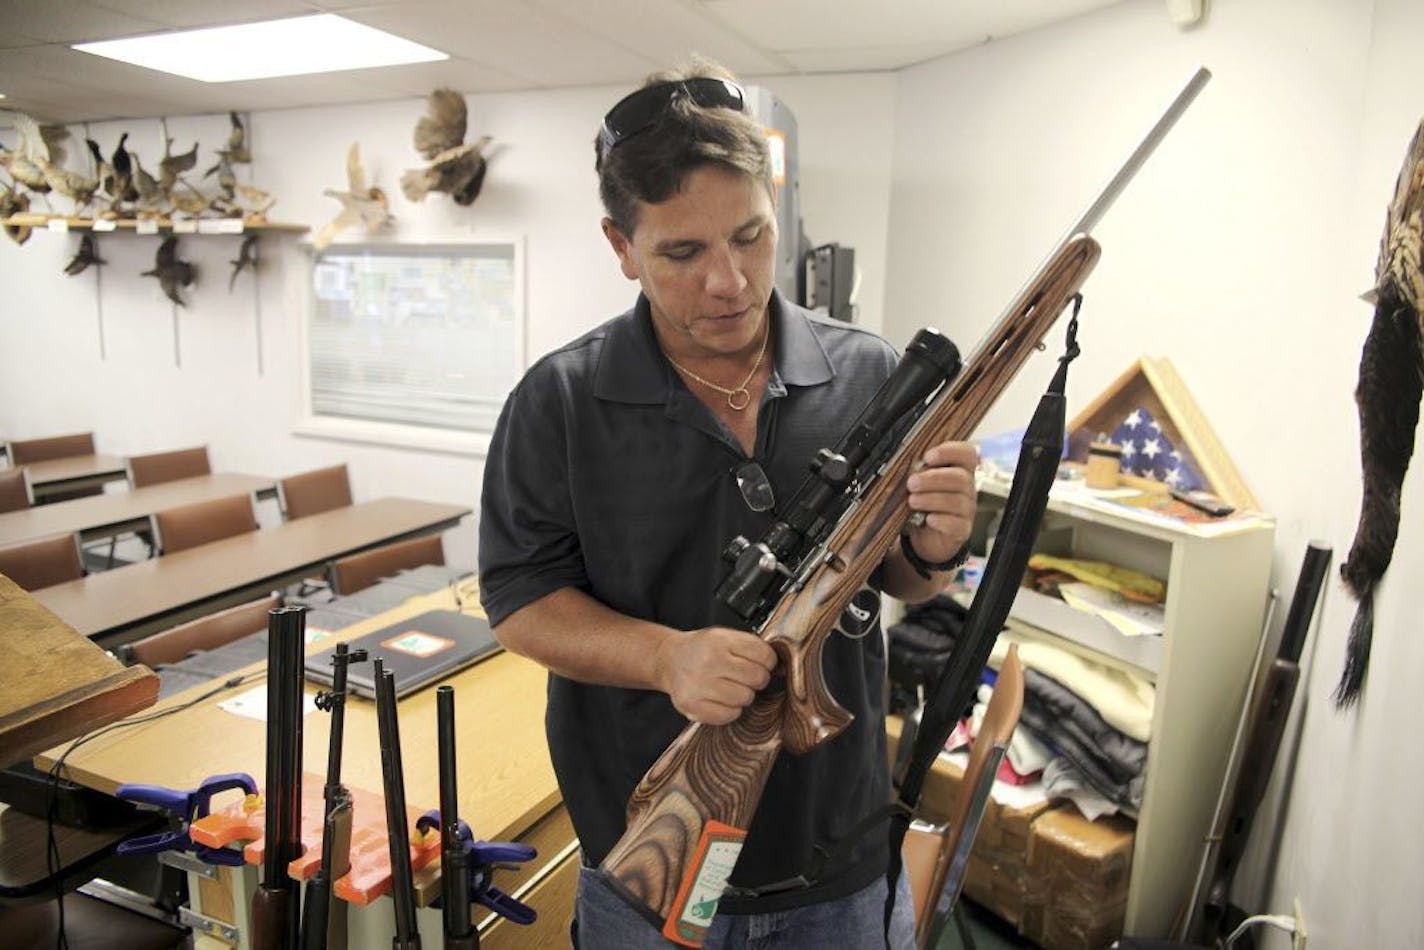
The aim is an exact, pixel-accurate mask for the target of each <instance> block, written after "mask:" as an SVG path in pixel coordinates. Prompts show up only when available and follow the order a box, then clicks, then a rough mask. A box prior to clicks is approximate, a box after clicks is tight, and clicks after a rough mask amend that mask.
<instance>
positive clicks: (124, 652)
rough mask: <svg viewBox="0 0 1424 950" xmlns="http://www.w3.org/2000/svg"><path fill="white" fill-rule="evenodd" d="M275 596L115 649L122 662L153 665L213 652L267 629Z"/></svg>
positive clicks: (278, 602) (276, 604)
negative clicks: (195, 654)
mask: <svg viewBox="0 0 1424 950" xmlns="http://www.w3.org/2000/svg"><path fill="white" fill-rule="evenodd" d="M281 605H282V600H281V598H280V597H278V596H277V595H276V594H273V595H271V596H270V597H264V598H263V599H261V600H254V601H252V602H251V603H247V604H240V605H238V606H236V607H229V608H228V609H227V610H221V611H218V612H217V613H215V614H211V615H209V616H207V617H201V618H199V619H197V620H190V621H189V622H188V623H184V624H179V625H178V626H176V627H171V628H169V629H168V630H163V631H160V632H159V633H155V634H153V635H152V636H148V637H144V638H143V639H142V640H135V641H134V642H133V643H129V644H126V645H125V646H122V647H120V648H119V655H120V657H122V658H123V660H124V662H126V663H143V664H146V665H148V666H157V665H158V664H160V663H177V662H178V661H179V660H181V659H183V658H185V657H187V656H189V655H190V654H192V653H193V652H195V651H197V650H215V649H217V648H218V647H220V646H222V645H224V644H227V643H231V642H232V641H234V640H239V639H241V638H243V637H245V636H248V635H249V634H253V633H258V632H260V631H263V630H266V629H267V612H268V611H269V610H271V609H272V608H273V607H280V606H281Z"/></svg>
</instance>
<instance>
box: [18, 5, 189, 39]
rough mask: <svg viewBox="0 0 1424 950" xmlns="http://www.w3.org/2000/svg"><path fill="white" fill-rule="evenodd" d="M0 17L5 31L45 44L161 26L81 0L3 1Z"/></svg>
mask: <svg viewBox="0 0 1424 950" xmlns="http://www.w3.org/2000/svg"><path fill="white" fill-rule="evenodd" d="M0 16H3V22H4V24H5V30H6V31H7V32H9V31H11V30H13V31H15V32H16V33H19V34H21V35H23V36H33V37H34V38H35V39H37V40H42V41H44V42H47V43H83V42H87V41H89V40H102V39H111V38H113V37H118V36H133V35H134V34H137V33H149V32H152V31H154V30H157V29H161V28H162V24H161V23H158V22H156V21H154V20H149V19H145V18H143V17H137V16H129V15H128V14H124V13H118V12H115V11H113V10H108V9H106V8H104V7H101V6H99V5H98V4H96V3H86V2H81V0H63V2H60V0H6V2H5V5H4V12H3V14H0Z"/></svg>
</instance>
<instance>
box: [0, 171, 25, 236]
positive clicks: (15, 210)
mask: <svg viewBox="0 0 1424 950" xmlns="http://www.w3.org/2000/svg"><path fill="white" fill-rule="evenodd" d="M29 210H30V196H29V195H26V194H23V193H21V192H19V191H16V190H15V189H14V188H11V187H10V186H9V185H7V184H5V183H4V182H3V181H0V219H4V218H8V217H10V216H11V215H14V214H24V213H25V212H27V211H29ZM31 231H32V229H31V228H30V226H29V225H27V224H24V225H22V224H7V225H5V233H6V234H7V235H9V237H10V240H12V241H14V242H15V243H16V244H24V243H25V242H26V241H28V240H29V239H30V233H31Z"/></svg>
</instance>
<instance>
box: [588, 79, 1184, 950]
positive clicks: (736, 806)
mask: <svg viewBox="0 0 1424 950" xmlns="http://www.w3.org/2000/svg"><path fill="white" fill-rule="evenodd" d="M1209 78H1210V74H1209V73H1208V72H1207V71H1206V70H1204V69H1203V70H1198V71H1197V73H1196V74H1195V75H1194V76H1193V77H1192V79H1191V80H1190V81H1189V82H1188V84H1187V86H1186V88H1185V89H1183V91H1182V92H1181V93H1180V94H1179V95H1178V96H1177V98H1176V99H1175V100H1174V101H1173V103H1172V105H1171V106H1170V107H1169V108H1168V110H1167V112H1166V113H1165V114H1164V115H1163V117H1162V118H1161V119H1159V120H1158V122H1157V123H1156V125H1154V126H1153V128H1152V130H1151V131H1150V132H1149V133H1148V135H1147V137H1146V139H1144V141H1143V142H1142V143H1141V144H1140V145H1139V146H1138V147H1137V149H1136V150H1134V152H1133V153H1132V155H1131V156H1129V158H1128V160H1127V162H1126V163H1125V164H1124V165H1123V167H1122V168H1121V169H1120V170H1119V171H1118V172H1117V174H1116V175H1115V176H1114V177H1113V179H1112V180H1111V181H1110V182H1109V183H1108V185H1107V187H1106V188H1105V189H1104V191H1103V193H1102V195H1100V196H1099V197H1098V199H1097V200H1095V201H1094V202H1093V204H1092V205H1091V206H1090V207H1089V209H1088V210H1087V211H1086V212H1085V213H1084V215H1083V216H1082V218H1080V219H1079V220H1078V221H1077V222H1076V223H1075V224H1074V226H1073V227H1072V228H1070V229H1069V232H1068V236H1067V237H1066V238H1065V239H1064V240H1063V241H1062V242H1061V243H1060V244H1059V246H1058V247H1057V248H1055V249H1054V251H1053V252H1052V253H1051V254H1050V255H1049V257H1048V259H1047V260H1046V261H1045V262H1044V263H1043V264H1042V265H1041V266H1040V268H1039V270H1038V272H1037V273H1036V274H1035V275H1034V276H1033V277H1032V278H1031V279H1030V280H1029V282H1028V284H1027V285H1026V286H1025V287H1024V288H1023V289H1022V290H1021V291H1020V292H1019V293H1018V295H1017V296H1016V297H1015V298H1014V299H1013V301H1012V302H1011V303H1010V304H1009V306H1008V308H1007V309H1006V310H1005V311H1004V313H1003V314H1002V315H1001V316H1000V318H999V319H998V321H997V322H996V323H995V324H994V325H993V327H992V328H991V329H990V331H989V332H988V333H987V334H986V335H985V337H984V338H983V339H982V340H981V341H980V343H979V345H978V346H977V347H976V349H975V350H974V352H973V353H972V354H971V356H970V358H969V359H968V361H967V362H965V363H964V364H963V368H962V370H961V365H960V360H959V354H958V351H957V350H956V348H955V346H954V344H953V343H951V342H950V341H949V340H948V339H946V338H945V337H943V336H942V335H941V334H939V333H938V332H936V331H934V330H921V331H920V332H919V333H918V334H916V336H915V338H914V339H913V340H912V341H911V343H910V345H909V346H908V347H907V348H906V350H905V356H904V359H903V360H902V361H901V363H900V365H899V367H898V368H897V369H896V371H895V372H894V373H893V374H892V375H891V376H890V378H889V379H887V380H886V382H885V383H884V385H883V386H882V387H881V388H880V390H879V391H878V392H877V393H876V395H875V397H874V398H873V399H872V400H871V402H870V404H869V405H868V406H867V407H866V408H865V410H864V411H862V413H861V414H860V416H859V417H858V418H857V419H856V421H855V423H854V424H853V425H852V426H851V428H850V431H849V432H848V433H847V434H846V436H845V437H844V438H843V439H842V440H841V441H840V442H839V443H838V444H837V445H836V446H835V448H834V449H822V450H821V451H820V452H819V453H818V455H817V458H816V459H815V461H813V462H812V464H811V469H812V475H811V477H809V478H808V479H807V480H806V482H805V483H804V484H803V485H802V486H801V488H800V489H799V490H798V491H797V493H796V495H795V496H794V497H793V498H792V500H791V502H790V503H789V504H788V506H787V508H786V510H785V511H784V512H779V513H778V518H779V520H778V521H777V522H776V523H775V524H773V526H772V527H771V528H770V529H768V531H767V532H766V534H765V535H763V537H762V538H761V540H759V541H757V542H755V543H753V542H749V541H747V540H746V539H745V538H737V539H735V540H734V541H733V542H732V543H731V544H730V545H729V546H728V548H727V550H726V551H725V552H724V557H725V558H726V559H727V560H729V561H731V562H732V568H731V571H730V574H729V575H728V577H727V579H726V580H725V581H724V582H723V583H722V585H721V586H720V587H719V588H718V590H717V598H718V600H719V601H721V602H722V603H724V604H725V605H726V606H728V607H729V608H731V609H732V610H733V611H734V612H736V613H737V614H738V615H739V616H740V617H742V618H743V619H744V620H745V621H746V622H747V623H748V624H749V625H750V626H751V627H752V629H753V630H754V631H755V632H756V633H757V634H758V635H759V636H761V638H762V639H763V640H765V641H766V642H767V643H768V644H770V645H771V646H772V647H773V648H774V649H775V650H776V652H777V656H778V659H779V661H780V665H779V673H780V674H781V679H782V680H783V681H784V688H780V689H768V690H764V691H762V692H761V693H760V694H758V696H757V698H756V699H755V700H754V701H753V702H752V704H751V705H750V706H748V707H747V708H746V709H744V710H743V712H742V715H741V716H740V717H739V718H738V719H737V720H736V721H735V722H732V723H729V724H727V725H722V726H712V725H707V724H705V723H692V724H690V725H689V726H688V727H687V728H686V729H684V730H683V731H682V733H681V734H679V735H678V737H677V738H676V739H675V740H674V741H673V743H672V744H671V745H670V746H669V747H668V748H667V750H666V751H665V752H664V753H663V754H662V756H661V757H660V758H659V759H658V760H657V761H656V762H655V763H654V764H653V766H652V768H650V769H649V770H648V772H647V774H646V775H645V776H644V777H643V779H642V781H641V782H640V783H639V784H638V787H637V788H636V789H635V790H634V792H633V796H632V798H631V799H630V800H629V802H628V827H627V830H626V831H625V832H624V835H623V837H622V838H620V839H619V840H618V842H617V843H616V844H615V845H614V846H613V848H612V850H611V851H610V852H609V853H608V855H607V856H606V857H605V858H604V861H603V863H602V864H601V865H600V867H599V874H600V875H601V877H602V878H603V880H604V881H606V882H607V883H608V884H609V885H610V886H611V887H612V889H613V890H614V891H615V892H616V893H618V894H619V895H620V896H621V897H622V898H623V899H624V900H625V901H627V902H628V903H629V904H630V905H631V906H632V907H633V908H635V909H636V910H638V911H639V912H640V913H641V914H642V915H643V916H644V917H646V918H647V919H648V920H649V922H650V923H652V924H653V925H654V926H656V927H657V928H658V929H659V930H660V931H661V933H662V935H663V936H664V937H666V938H668V939H669V940H672V941H674V942H676V943H680V944H683V945H685V946H693V947H696V946H700V945H701V943H702V940H703V939H704V938H705V936H706V933H707V928H708V926H709V925H710V923H711V918H712V912H713V910H714V909H715V906H716V903H717V901H718V900H719V899H720V898H721V895H722V894H723V892H724V891H725V890H726V888H727V886H728V883H727V880H728V876H729V875H730V874H731V872H732V869H733V867H734V866H735V863H736V859H737V856H738V854H739V853H740V851H741V847H742V842H743V841H744V840H745V838H746V834H747V832H746V829H747V828H748V827H749V826H750V824H751V818H752V815H753V813H754V812H755V811H756V807H757V803H758V802H759V800H760V798H761V794H762V791H763V789H764V788H765V785H766V780H767V776H768V775H769V773H770V771H771V767H772V764H773V763H774V762H775V760H776V757H777V756H778V755H779V754H780V753H781V751H782V750H783V749H785V750H786V751H788V752H791V753H793V754H801V753H805V752H807V751H809V750H811V749H813V748H815V747H816V746H818V745H820V744H822V743H824V742H827V741H829V740H830V739H832V738H834V737H835V736H836V735H837V734H839V733H840V732H841V731H842V730H843V729H845V727H846V726H847V725H849V724H850V721H851V715H850V713H849V712H847V711H846V710H845V709H844V708H843V707H842V706H841V705H840V704H839V703H838V702H836V700H835V698H834V697H832V696H831V695H830V691H829V689H828V688H827V686H826V683H825V680H824V677H823V674H822V670H821V651H822V647H823V645H824V643H825V640H826V638H827V636H829V634H830V632H831V631H832V630H833V629H834V628H835V627H836V625H837V623H838V621H839V620H840V618H841V616H842V614H843V612H844V611H845V609H846V607H847V605H849V604H850V602H851V600H852V598H853V597H855V595H856V594H857V593H859V592H860V591H861V590H862V588H864V586H865V585H866V582H867V580H868V579H869V577H870V574H871V572H872V571H873V570H874V569H875V568H876V567H877V566H878V565H879V564H880V562H881V561H882V560H883V559H884V557H885V555H886V553H887V552H888V551H889V550H890V548H891V545H893V544H894V543H895V542H896V540H897V538H898V537H899V536H900V533H901V532H902V531H903V530H904V528H905V526H906V524H907V523H908V522H909V521H910V514H911V513H910V510H909V503H908V493H907V491H906V488H905V481H906V479H907V478H908V477H909V475H910V474H911V472H912V471H913V470H914V468H915V466H916V464H917V463H918V462H919V460H920V459H921V458H923V456H924V454H925V452H926V451H927V450H928V449H929V448H930V447H931V446H933V445H936V444H938V443H940V442H943V441H945V440H953V439H964V438H967V437H968V436H969V435H970V434H971V433H972V432H973V431H974V429H975V427H976V426H977V425H978V424H979V421H980V420H981V419H982V418H983V417H984V415H985V413H986V412H987V411H988V410H989V407H990V406H991V405H993V403H994V401H995V400H996V399H997V398H998V396H999V395H1000V393H1002V392H1003V390H1004V388H1005V387H1006V386H1007V385H1008V384H1009V382H1010V381H1011V380H1012V379H1013V378H1014V376H1015V375H1016V374H1017V372H1018V370H1019V369H1020V368H1021V367H1022V365H1023V363H1024V362H1025V361H1026V360H1027V358H1028V356H1029V354H1030V353H1031V352H1032V351H1033V350H1034V349H1035V348H1036V347H1038V346H1039V344H1040V341H1041V340H1042V338H1043V337H1044V335H1045V334H1046V333H1047V332H1048V330H1049V328H1050V327H1051V326H1052V325H1053V323H1054V322H1055V321H1056V320H1057V318H1058V316H1059V314H1060V313H1061V312H1062V311H1063V309H1064V308H1065V307H1066V306H1067V305H1068V303H1069V302H1070V301H1071V300H1072V299H1073V298H1074V297H1075V296H1076V295H1077V293H1078V290H1079V288H1080V287H1081V285H1082V284H1083V282H1084V281H1085V280H1086V279H1087V277H1088V274H1089V273H1090V272H1091V270H1092V268H1093V266H1094V264H1096V262H1097V259H1098V256H1099V247H1098V244H1097V242H1096V241H1094V240H1093V239H1092V238H1091V237H1090V236H1088V232H1089V231H1090V230H1091V228H1092V226H1093V225H1094V224H1095V223H1096V222H1097V221H1098V219H1099V218H1100V217H1101V216H1102V214H1103V213H1104V212H1105V211H1106V210H1107V208H1108V206H1109V205H1110V204H1111V203H1112V201H1113V200H1114V199H1115V198H1116V197H1117V195H1118V194H1119V193H1120V192H1121V191H1122V189H1123V188H1124V187H1125V186H1126V185H1127V182H1128V181H1129V180H1130V179H1131V177H1132V176H1133V174H1135V172H1136V171H1137V169H1138V168H1139V167H1140V166H1141V165H1142V163H1143V162H1144V161H1145V160H1146V158H1147V156H1148V154H1150V152H1151V151H1152V150H1153V149H1154V148H1155V147H1156V145H1157V144H1158V142H1160V141H1161V139H1162V138H1163V137H1164V136H1165V135H1166V134H1167V132H1168V130H1169V129H1170V128H1171V127H1172V125H1173V124H1175V122H1176V120H1177V118H1179V117H1180V115H1181V113H1182V112H1183V111H1185V109H1186V107H1187V106H1188V105H1189V104H1190V103H1191V101H1192V99H1194V98H1195V96H1196V94H1197V92H1199V91H1200V89H1201V87H1202V86H1204V85H1205V84H1206V81H1207V80H1208V79H1209Z"/></svg>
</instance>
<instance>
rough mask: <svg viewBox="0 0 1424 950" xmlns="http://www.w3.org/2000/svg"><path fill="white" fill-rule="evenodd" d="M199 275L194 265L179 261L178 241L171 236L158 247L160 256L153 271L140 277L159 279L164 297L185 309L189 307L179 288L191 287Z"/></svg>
mask: <svg viewBox="0 0 1424 950" xmlns="http://www.w3.org/2000/svg"><path fill="white" fill-rule="evenodd" d="M197 275H198V271H197V269H196V268H194V267H193V265H192V264H190V263H188V262H187V261H182V260H179V259H178V239H177V238H176V237H174V236H173V235H171V234H170V235H168V237H166V238H164V239H163V243H162V244H160V245H159V246H158V256H157V257H155V258H154V260H153V270H146V271H144V272H143V273H142V274H140V275H139V276H141V277H157V278H158V284H159V286H160V287H162V288H163V294H164V296H166V297H167V298H168V299H169V300H171V301H173V302H174V303H176V304H177V305H178V306H180V307H184V306H187V305H186V304H185V303H183V298H182V297H180V296H179V295H178V288H179V287H187V286H189V285H191V284H192V283H193V278H194V277H196V276H197Z"/></svg>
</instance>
